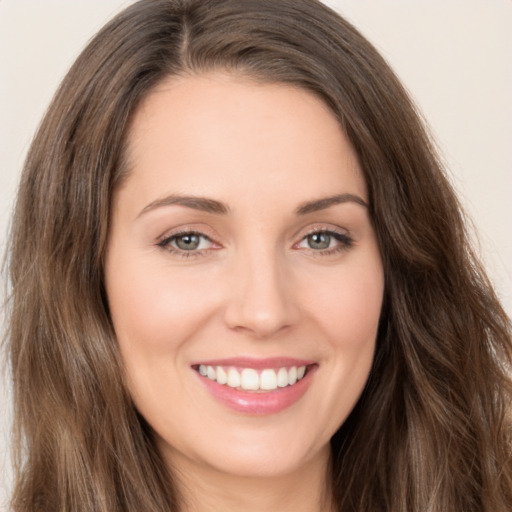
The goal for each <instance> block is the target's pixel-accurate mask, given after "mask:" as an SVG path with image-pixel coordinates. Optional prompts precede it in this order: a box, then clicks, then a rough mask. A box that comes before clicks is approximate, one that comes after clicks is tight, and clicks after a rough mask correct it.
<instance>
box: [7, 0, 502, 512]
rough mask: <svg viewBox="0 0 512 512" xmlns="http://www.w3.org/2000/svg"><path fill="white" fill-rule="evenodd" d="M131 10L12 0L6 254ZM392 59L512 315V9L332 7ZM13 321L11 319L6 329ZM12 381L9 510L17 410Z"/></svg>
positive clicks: (395, 3)
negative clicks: (18, 215) (40, 161)
mask: <svg viewBox="0 0 512 512" xmlns="http://www.w3.org/2000/svg"><path fill="white" fill-rule="evenodd" d="M129 3H131V2H130V1H120V0H44V1H43V0H0V70H1V71H0V72H1V75H0V250H2V252H3V249H4V243H5V234H6V231H7V226H8V219H9V215H10V211H11V208H12V204H13V201H14V194H15V188H16V183H17V180H18V178H19V174H20V169H21V166H22V162H23V159H24V155H25V153H26V151H27V148H28V146H29V143H30V140H31V137H32V135H33V132H34V130H35V129H36V127H37V124H38V122H39V120H40V118H41V116H42V115H43V113H44V111H45V109H46V107H47V105H48V103H49V101H50V98H51V96H52V94H53V92H54V91H55V89H56V87H57V85H58V83H59V82H60V80H61V78H62V77H63V75H64V73H65V72H66V70H67V68H68V67H69V65H70V64H71V63H72V61H73V60H74V58H75V57H76V56H77V55H78V53H79V51H80V50H81V49H82V48H83V46H84V45H85V43H86V42H87V40H88V39H89V38H90V37H91V36H92V35H93V34H94V33H95V32H96V31H97V30H98V29H99V28H100V27H101V26H102V25H103V24H104V22H105V21H106V20H107V19H109V18H110V17H111V16H112V15H113V14H115V13H116V12H117V11H119V10H120V9H121V8H122V7H123V6H126V5H128V4H129ZM326 3H327V4H329V5H331V6H332V7H334V8H336V9H337V10H339V11H340V12H341V13H342V14H344V15H345V16H346V17H347V18H348V19H349V20H351V21H352V22H353V23H354V24H355V25H356V26H357V27H358V28H359V29H360V30H361V31H362V32H363V33H364V34H365V35H366V36H367V37H368V38H369V39H370V40H371V41H372V42H373V43H374V44H375V45H376V46H377V48H378V49H379V50H380V51H381V52H382V53H383V55H384V56H385V57H386V58H387V59H388V61H389V62H390V64H391V65H392V67H393V68H394V69H395V71H396V72H397V73H398V75H399V76H400V77H401V79H402V80H403V82H404V83H405V85H406V87H407V88H408V89H409V90H410V92H411V94H412V96H413V98H414V99H415V101H416V102H417V104H418V105H419V107H420V109H421V110H422V111H423V113H424V115H425V117H426V119H427V120H428V122H429V124H430V126H431V129H432V132H433V134H434V136H435V138H436V140H437V142H438V145H439V148H440V150H441V152H442V154H443V156H444V159H445V161H446V163H447V167H448V168H449V170H450V175H451V178H452V181H453V183H454V186H455V188H456V189H457V190H458V191H459V193H460V195H461V197H462V198H463V201H464V204H465V207H466V209H467V211H468V213H469V214H470V215H471V217H472V218H473V219H474V221H475V226H476V232H478V236H477V237H475V239H476V240H477V241H478V243H479V246H480V251H481V254H482V257H483V259H484V261H485V262H486V265H487V267H488V269H489V273H490V276H491V278H492V280H493V282H494V283H495V285H496V288H497V291H498V293H499V295H500V297H501V298H502V300H503V303H504V305H505V308H506V310H507V312H508V314H509V315H511V313H512V199H511V196H512V93H511V91H512V30H511V27H512V1H511V0H458V1H457V0H433V1H428V2H427V1H426V0H423V1H422V0H414V1H413V0H365V1H363V0H326ZM1 326H2V318H1V317H0V328H1ZM7 382H8V381H7V380H6V379H5V377H4V379H3V380H0V507H1V506H2V504H3V503H5V501H6V497H7V495H8V493H9V489H10V480H11V472H10V469H9V466H8V457H7V454H8V450H9V430H10V406H9V386H8V384H7Z"/></svg>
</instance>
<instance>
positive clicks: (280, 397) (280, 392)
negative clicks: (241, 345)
mask: <svg viewBox="0 0 512 512" xmlns="http://www.w3.org/2000/svg"><path fill="white" fill-rule="evenodd" d="M199 364H204V365H208V366H224V367H226V366H232V367H235V368H254V369H255V370H262V369H266V368H281V367H290V366H307V367H308V371H307V372H306V375H304V377H303V378H302V379H301V380H300V381H298V382H297V383H295V384H294V385H293V386H287V387H285V388H278V389H276V390H273V391H265V392H250V391H242V390H240V389H235V388H231V387H229V386H226V385H224V384H219V383H218V382H215V381H213V380H210V379H208V378H207V377H203V376H202V375H200V374H199V372H197V371H196V370H195V369H193V368H195V367H197V366H198V365H199ZM191 367H193V368H192V369H193V371H194V373H195V374H196V375H197V378H198V379H199V380H200V381H201V383H202V384H203V386H204V387H205V388H206V390H207V391H208V392H209V393H210V394H211V395H213V397H214V398H215V399H216V400H218V401H219V402H221V403H222V404H223V405H225V406H227V407H228V408H230V409H232V410H234V411H236V412H240V413H243V414H248V415H254V416H264V415H269V414H276V413H278V412H281V411H283V410H285V409H287V408H288V407H290V406H292V405H293V404H294V403H296V402H297V401H298V400H300V398H302V396H304V394H305V393H306V391H307V390H308V388H309V386H310V384H311V382H312V380H313V378H314V374H315V373H316V370H317V369H318V365H317V364H315V363H314V362H312V361H306V360H302V359H295V358H286V357H277V358H266V359H254V358H230V359H216V360H207V361H200V362H197V363H193V364H192V365H191Z"/></svg>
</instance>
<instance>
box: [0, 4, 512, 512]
mask: <svg viewBox="0 0 512 512" xmlns="http://www.w3.org/2000/svg"><path fill="white" fill-rule="evenodd" d="M214 69H221V70H224V71H228V72H233V73H238V74H242V75H244V76H247V77H251V78H253V79H257V80H261V81H264V82H282V83H288V84H294V85H296V86H298V87H301V88H304V89H306V90H308V91H311V92H312V93H314V94H316V95H317V96H319V97H320V98H321V99H322V100H323V101H324V102H325V103H326V104H327V105H328V106H329V107H330V109H331V110H332V112H333V114H334V115H335V116H337V118H338V119H339V122H340V123H341V125H342V127H343V128H344V130H345V132H346V134H347V135H348V137H349V139H350V141H351V143H352V145H353V147H354V148H355V150H356V152H357V154H358V157H359V160H360V164H361V167H362V169H363V172H364V175H365V178H366V181H367V185H368V189H369V195H370V200H371V214H372V218H373V222H374V225H375V229H376V232H377V235H378V238H379V243H380V248H381V253H382V256H383V260H384V267H385V277H386V292H385V304H384V307H383V311H382V316H381V324H380V329H379V334H378V340H377V350H376V355H375V361H374V365H373V368H372V371H371V374H370V378H369V381H368V384H367V386H366V389H365V391H364V393H363V396H362V397H361V399H360V400H359V402H358V404H357V405H356V407H355V409H354V410H353V412H352V413H351V415H350V416H349V418H348V419H347V421H346V422H345V423H344V424H343V425H342V426H341V428H340V429H339V431H338V432H337V433H336V435H335V436H334V438H333V439H332V452H333V471H332V475H333V489H334V494H335V500H336V502H337V504H338V507H339V510H340V511H348V510H350V511H359V512H363V511H364V512H368V511H371V512H378V511H387V512H390V511H393V512H405V511H408V512H415V511H416V512H419V511H429V512H446V511H464V512H472V511H486V512H505V511H506V510H508V509H509V506H510V504H511V503H512V439H511V436H512V423H511V422H512V420H511V416H510V403H511V398H512V384H511V379H510V372H511V368H512V342H511V328H510V323H509V321H508V319H507V317H506V315H505V314H504V312H503V310H502V309H501V307H500V305H499V303H498V301H497V299H496V297H495V295H494V293H493V291H492V288H491V286H490V284H489V282H488V280H487V278H486V277H485V273H484V272H483V271H482V268H481V267H480V265H479V263H478V261H477V260H476V258H475V257H474V255H473V253H472V251H471V248H470V247H469V245H468V237H467V234H466V232H465V225H464V218H463V216H462V214H461V210H460V207H459V205H458V202H457V200H456V198H455V196H454V194H453V192H452V189H451V187H450V185H449V184H448V182H447V180H446V178H445V176H444V174H443V172H442V169H441V165H440V163H439V161H438V159H437V157H436V154H435V151H434V150H433V148H432V145H431V143H430V141H429V137H428V135H427V133H426V132H425V130H424V128H423V126H422V123H421V121H420V119H419V116H418V114H417V113H416V111H415V108H414V106H413V104H412V103H411V101H410V100H409V98H408V96H407V94H406V93H405V91H404V89H403V88H402V86H401V85H400V83H399V82H398V80H397V79H396V77H395V75H394V74H393V72H392V71H391V70H390V68H389V67H388V66H387V64H386V63H385V62H384V60H383V59H382V58H381V57H380V55H379V54H378V53H377V52H376V50H375V49H374V48H373V47H372V46H371V45H370V44H369V43H368V42H367V41H366V40H365V39H364V38H363V37H362V36H361V35H360V34H359V33H358V32H357V31H356V30H355V29H354V28H353V27H352V26H351V25H350V24H349V23H348V22H346V21H345V20H343V19H342V18H340V17H339V16H338V15H337V14H335V13H334V12H333V11H331V10H330V9H329V8H327V7H326V6H324V5H323V4H321V3H319V2H317V1H315V0H142V1H140V2H137V3H135V4H134V5H132V6H130V7H129V8H127V9H126V10H125V11H124V12H122V13H121V14H120V15H118V16H117V17H116V18H115V19H113V20H112V21H111V22H110V23H109V24H108V25H107V26H106V27H105V28H103V29H102V30H101V31H100V32H99V34H98V35H97V36H96V37H95V38H94V39H93V40H92V41H91V43H90V44H89V45H88V46H87V48H86V49H85V50H84V51H83V53H82V54H81V55H80V57H79V58H78V60H77V61H76V63H75V64H74V65H73V67H72V68H71V70H70V71H69V73H68V75H67V76H66V78H65V79H64V81H63V83H62V85H61V87H60V88H59V90H58V92H57V94H56V96H55V98H54V100H53V102H52V104H51V106H50V108H49V110H48V113H47V114H46V116H45V118H44V120H43V122H42V124H41V126H40V128H39V130H38V133H37V135H36V137H35V139H34V142H33V144H32V147H31V149H30V152H29V155H28V157H27V160H26V164H25V168H24V172H23V175H22V179H21V184H20V188H19V193H18V200H17V204H16V210H15V215H14V220H13V225H12V235H11V240H10V252H9V258H10V283H11V286H12V293H11V301H10V329H9V338H8V347H9V350H10V362H11V365H12V373H13V380H14V400H15V434H16V435H15V440H14V443H15V444H14V447H15V455H16V456H15V461H16V481H15V490H14V495H13V501H12V507H13V510H14V511H15V512H29V511H30V512H37V511H41V512H43V511H44V512H51V511H59V512H62V511H66V512H71V511H92V510H94V511H98V512H102V511H103V512H107V511H108V512H116V511H119V512H120V511H124V512H129V511H134V512H135V511H136V512H140V511H145V512H153V511H154V512H156V511H160V512H163V511H169V510H177V509H178V502H179V499H178V498H179V497H178V496H177V494H176V493H177V491H176V489H175V488H174V486H173V484H172V474H171V472H170V471H169V470H168V468H166V466H165V465H164V463H163V462H162V459H161V457H160V455H159V453H158V451H157V450H156V449H155V445H154V442H153V439H152V432H151V428H150V426H149V425H147V424H146V422H145V421H144V419H143V418H142V417H141V416H140V415H139V414H138V412H137V411H136V409H135V408H134V406H133V404H132V402H131V400H130V397H129V394H128V392H127V391H126V386H125V385H124V379H123V369H122V361H121V360H120V356H119V353H118V349H117V345H116V341H115V333H114V332H113V328H112V324H111V322H110V318H109V312H108V305H107V301H106V297H105V292H104V288H103V275H102V257H103V253H104V248H105V242H106V239H107V233H108V219H109V213H110V212H109V208H110V199H111V196H112V192H113V190H114V189H115V187H116V186H118V185H119V183H120V181H121V180H122V179H123V178H124V174H125V172H126V165H125V163H126V162H124V160H123V158H124V156H125V154H126V151H125V149H126V148H125V144H126V139H127V132H128V130H129V125H130V119H131V118H132V116H133V113H134V111H135V110H136V108H137V105H138V104H139V103H140V101H141V100H142V99H143V98H144V97H145V96H146V95H147V94H148V92H149V91H150V90H151V89H152V88H154V87H155V85H156V84H157V83H159V82H160V81H161V80H162V79H164V78H165V77H168V76H172V75H183V74H186V73H201V72H205V71H208V70H214Z"/></svg>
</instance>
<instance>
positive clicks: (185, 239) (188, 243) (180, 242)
mask: <svg viewBox="0 0 512 512" xmlns="http://www.w3.org/2000/svg"><path fill="white" fill-rule="evenodd" d="M176 245H177V246H178V247H179V248H180V249H183V250H184V251H192V250H194V249H197V248H198V247H199V236H198V235H183V236H180V237H178V238H177V239H176Z"/></svg>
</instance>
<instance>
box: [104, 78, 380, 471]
mask: <svg viewBox="0 0 512 512" xmlns="http://www.w3.org/2000/svg"><path fill="white" fill-rule="evenodd" d="M128 142H129V154H128V156H129V175H128V177H127V179H126V181H125V182H124V183H123V184H122V186H121V188H120V189H119V190H117V191H116V194H115V196H114V201H113V214H112V219H111V229H110V237H109V242H108V250H107V254H106V259H105V279H106V288H107V295H108V300H109V305H110V309H111V315H112V320H113V323H114V327H115V331H116V334H117V339H118V343H119V347H120V350H121V354H122V357H123V360H124V364H125V368H126V373H127V378H128V383H129V388H130V392H131V394H132V396H133V399H134V402H135V404H136V406H137V407H138V409H139V411H140V412H141V414H142V415H143V416H144V417H145V418H146V420H147V421H148V423H149V424H150V425H151V426H152V427H153V429H154V431H155V433H156V436H157V440H158V444H159V446H160V448H161V450H162V453H163V454H164V457H165V458H166V459H167V460H168V461H169V462H170V463H171V464H173V466H174V467H177V468H178V469H179V468H185V467H194V466H195V467H197V468H202V470H206V471H211V472H221V473H231V474H237V475H248V476H251V475H252V476H268V475H272V476H276V475H278V474H289V473H292V472H294V471H299V470H301V468H303V467H306V466H307V465H309V467H312V465H314V464H316V463H318V464H323V465H326V464H327V460H328V457H329V440H330V438H331V436H332V435H333V434H334V432H335V431H336V430H337V429H338V428H339V426H340V425H341V424H342V423H343V421H344V420H345V418H346V417H347V415H348V414H349V413H350V411H351V409H352V408H353V406H354V405H355V403H356V401H357V399H358V397H359V396H360V393H361V391H362V389H363V387H364V385H365V382H366V380H367V377H368V374H369V371H370V367H371V364H372V359H373V354H374V348H375V339H376V332H377V325H378V320H379V314H380V310H381V303H382V295H383V269H382V264H381V258H380V254H379V249H378V246H377V241H376V235H375V232H374V229H373V227H372V223H371V220H370V216H369V212H368V207H367V204H368V197H367V190H366V186H365V181H364V179H363V176H362V173H361V170H360V168H359V165H358V162H357V159H356V156H355V154H354V151H353V150H352V148H351V146H350V144H349V143H348V141H347V139H346V137H345V135H344V133H343V131H342V130H341V128H340V126H339V124H338V122H337V121H336V119H335V118H334V116H333V115H332V114H331V113H330V111H329V110H328V109H327V107H325V106H324V104H323V103H322V102H321V101H320V100H319V99H317V98H316V97H315V96H313V95H312V94H310V93H308V92H305V91H304V90H301V89H298V88H294V87H291V86H285V85H269V84H257V83H254V82H251V81H249V80H246V79H242V78H235V77H230V76H227V75H222V74H211V75H205V76H195V77H187V78H172V79H169V80H167V81H166V82H164V83H162V84H160V85H159V86H158V88H157V89H156V90H154V91H153V92H152V93H151V94H150V96H149V97H147V98H146V100H145V101H144V103H143V104H142V105H141V107H140V108H139V110H138V112H137V114H136V116H135V118H134V121H133V124H132V128H131V132H130V136H129V141H128Z"/></svg>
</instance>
